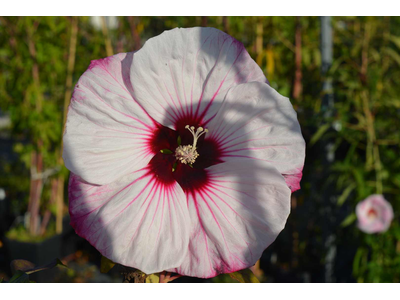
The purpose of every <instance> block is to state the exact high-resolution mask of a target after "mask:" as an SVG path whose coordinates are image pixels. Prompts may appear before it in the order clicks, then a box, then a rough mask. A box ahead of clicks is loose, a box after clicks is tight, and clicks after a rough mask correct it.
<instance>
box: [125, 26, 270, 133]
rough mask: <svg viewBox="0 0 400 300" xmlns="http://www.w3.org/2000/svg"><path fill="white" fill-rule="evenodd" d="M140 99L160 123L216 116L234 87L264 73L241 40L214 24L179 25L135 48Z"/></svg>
mask: <svg viewBox="0 0 400 300" xmlns="http://www.w3.org/2000/svg"><path fill="white" fill-rule="evenodd" d="M131 81H132V86H133V89H134V95H135V98H136V100H137V101H138V102H139V103H140V104H141V105H142V106H143V107H144V108H145V109H146V111H147V112H148V113H149V114H150V115H151V116H152V117H153V118H154V119H155V120H156V121H158V122H159V123H161V124H163V125H165V126H169V127H171V128H173V127H174V124H175V123H176V121H177V120H179V119H181V118H185V117H187V116H189V115H191V116H197V117H199V118H200V119H203V120H204V121H207V120H208V119H209V118H211V117H212V116H214V115H215V113H216V112H217V111H218V108H219V107H220V105H221V103H222V100H223V98H224V96H225V94H226V93H227V91H228V90H229V88H231V87H232V86H235V85H237V84H239V83H243V82H249V81H261V82H266V81H267V80H266V78H265V76H264V74H263V72H262V71H261V69H260V68H259V67H258V65H257V64H256V63H255V62H254V61H253V59H252V58H251V57H250V55H249V54H248V53H247V51H246V49H245V48H244V46H243V45H242V43H240V42H238V41H237V40H235V39H234V38H232V37H231V36H229V35H227V34H226V33H223V32H222V31H220V30H218V29H215V28H200V27H196V28H188V29H183V28H176V29H173V30H170V31H165V32H164V33H162V34H161V35H159V36H157V37H155V38H151V39H149V40H148V41H147V42H146V44H145V45H144V46H143V48H142V49H140V50H139V51H138V52H136V53H135V55H134V57H133V62H132V68H131Z"/></svg>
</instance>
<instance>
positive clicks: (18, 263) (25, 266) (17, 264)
mask: <svg viewBox="0 0 400 300" xmlns="http://www.w3.org/2000/svg"><path fill="white" fill-rule="evenodd" d="M10 268H11V273H12V274H13V275H14V274H16V273H17V271H22V272H25V271H28V270H31V269H34V268H35V264H34V263H32V262H30V261H28V260H25V259H14V260H13V261H12V262H11V263H10Z"/></svg>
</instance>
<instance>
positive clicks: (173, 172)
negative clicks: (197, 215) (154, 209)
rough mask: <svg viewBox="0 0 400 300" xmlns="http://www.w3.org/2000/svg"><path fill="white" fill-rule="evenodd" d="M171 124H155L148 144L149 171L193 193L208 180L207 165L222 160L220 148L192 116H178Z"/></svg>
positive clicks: (162, 180)
mask: <svg viewBox="0 0 400 300" xmlns="http://www.w3.org/2000/svg"><path fill="white" fill-rule="evenodd" d="M187 124H190V125H191V126H189V125H187ZM174 127H175V128H176V130H172V129H170V128H168V127H165V126H162V125H159V126H158V129H157V130H156V131H155V132H154V134H153V137H152V139H151V140H150V147H151V150H152V152H153V153H155V155H154V157H153V158H152V160H151V161H150V162H149V165H148V169H149V173H151V175H152V176H153V177H154V178H155V179H156V180H157V181H158V182H159V183H160V184H163V185H166V186H168V185H171V184H175V183H176V182H177V183H178V184H179V185H180V186H181V188H182V189H183V190H184V192H185V193H193V192H195V191H197V190H201V189H203V188H204V187H205V186H206V185H207V184H208V183H209V178H208V173H207V168H208V167H210V166H212V165H215V164H218V163H221V162H222V160H221V156H222V155H221V153H222V151H221V150H220V146H219V144H218V142H217V141H216V140H214V139H213V138H210V137H207V139H205V136H206V133H207V132H208V130H207V129H204V127H203V126H202V124H201V122H200V121H198V120H197V119H196V118H193V117H185V118H182V119H181V120H178V121H177V122H176V124H175V126H174ZM166 150H168V151H166Z"/></svg>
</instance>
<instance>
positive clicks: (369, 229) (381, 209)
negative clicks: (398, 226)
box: [356, 195, 393, 233]
mask: <svg viewBox="0 0 400 300" xmlns="http://www.w3.org/2000/svg"><path fill="white" fill-rule="evenodd" d="M356 214H357V218H358V228H360V230H362V231H364V232H366V233H376V232H385V231H386V230H388V228H389V227H390V223H391V222H392V220H393V208H392V206H391V205H390V203H389V202H388V201H386V200H385V198H383V196H382V195H371V196H369V197H368V198H366V199H365V200H363V201H361V202H360V203H358V204H357V207H356Z"/></svg>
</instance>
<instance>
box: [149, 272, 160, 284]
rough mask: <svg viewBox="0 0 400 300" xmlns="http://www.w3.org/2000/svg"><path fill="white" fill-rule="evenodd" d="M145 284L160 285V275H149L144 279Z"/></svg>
mask: <svg viewBox="0 0 400 300" xmlns="http://www.w3.org/2000/svg"><path fill="white" fill-rule="evenodd" d="M146 283H160V274H158V273H155V274H150V275H147V277H146Z"/></svg>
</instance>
